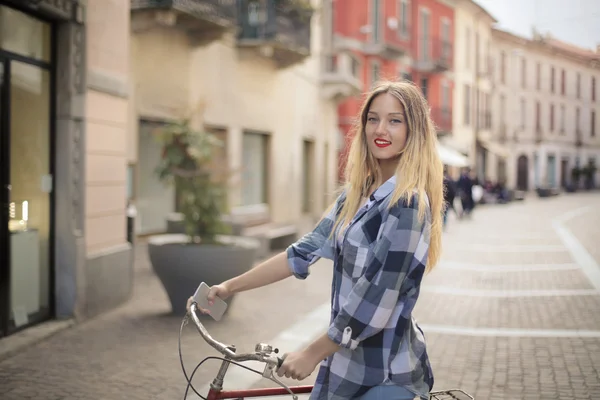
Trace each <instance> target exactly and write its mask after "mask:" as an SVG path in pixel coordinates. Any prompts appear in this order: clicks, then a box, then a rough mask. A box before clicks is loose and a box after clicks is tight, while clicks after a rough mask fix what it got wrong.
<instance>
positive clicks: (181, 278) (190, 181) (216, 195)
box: [148, 119, 259, 315]
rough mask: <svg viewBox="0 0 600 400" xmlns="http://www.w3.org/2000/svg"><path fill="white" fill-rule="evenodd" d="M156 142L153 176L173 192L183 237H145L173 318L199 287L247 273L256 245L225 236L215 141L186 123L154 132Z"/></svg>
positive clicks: (223, 186)
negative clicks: (158, 158)
mask: <svg viewBox="0 0 600 400" xmlns="http://www.w3.org/2000/svg"><path fill="white" fill-rule="evenodd" d="M156 136H157V138H158V139H159V141H160V143H161V144H162V159H161V162H160V164H159V165H158V166H157V168H156V173H157V175H158V177H159V179H160V181H161V182H163V183H165V184H169V185H174V186H175V190H176V192H177V202H178V208H179V211H180V215H181V216H182V218H183V225H184V228H185V233H167V234H162V235H154V236H152V237H150V238H149V240H148V255H149V257H150V262H151V264H152V268H153V270H154V272H155V273H156V275H157V276H158V278H159V279H160V281H161V283H162V285H163V287H164V288H165V291H166V292H167V295H168V297H169V301H170V302H171V307H172V311H173V313H175V314H179V315H181V314H184V313H185V305H186V301H187V299H188V298H189V297H190V296H191V295H193V293H194V291H195V290H196V288H197V287H198V285H199V284H200V282H206V283H207V284H208V285H214V284H218V283H221V282H222V281H224V280H227V279H230V278H232V277H234V276H237V275H239V274H241V273H243V272H245V271H247V270H249V269H250V268H252V266H253V264H254V260H255V258H256V251H257V249H258V247H259V242H258V241H257V240H254V239H251V238H244V237H239V236H231V235H227V233H228V227H227V225H226V224H224V223H223V221H222V215H223V213H224V212H226V204H227V201H226V198H227V180H228V179H227V178H228V174H227V173H224V171H223V168H221V167H219V166H218V165H215V164H216V163H215V162H214V160H213V154H214V153H215V151H214V150H215V147H216V146H219V145H222V144H221V143H220V141H219V140H218V139H217V138H216V137H215V136H214V135H212V134H210V133H208V132H205V131H200V130H195V129H193V128H192V126H191V123H190V120H189V119H183V120H180V121H175V122H173V123H170V124H168V125H166V126H164V127H161V128H159V129H157V131H156Z"/></svg>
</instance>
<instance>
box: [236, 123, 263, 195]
mask: <svg viewBox="0 0 600 400" xmlns="http://www.w3.org/2000/svg"><path fill="white" fill-rule="evenodd" d="M268 146H269V136H268V135H264V134H261V133H254V132H244V134H243V138H242V158H243V166H244V167H243V171H242V205H244V206H249V205H256V204H266V203H268V182H269V176H268V174H269V169H268V156H269V154H268V153H269V151H268V150H269V147H268Z"/></svg>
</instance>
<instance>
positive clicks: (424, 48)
mask: <svg viewBox="0 0 600 400" xmlns="http://www.w3.org/2000/svg"><path fill="white" fill-rule="evenodd" d="M429 29H430V24H429V10H426V9H421V61H429V59H430V47H431V44H430V40H431V38H430V37H429Z"/></svg>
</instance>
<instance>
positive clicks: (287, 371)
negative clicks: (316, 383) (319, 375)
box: [277, 350, 319, 381]
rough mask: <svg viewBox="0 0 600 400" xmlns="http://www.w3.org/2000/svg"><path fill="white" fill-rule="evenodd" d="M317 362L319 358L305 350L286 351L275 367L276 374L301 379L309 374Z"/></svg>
mask: <svg viewBox="0 0 600 400" xmlns="http://www.w3.org/2000/svg"><path fill="white" fill-rule="evenodd" d="M318 364H319V360H315V357H314V355H313V354H311V353H309V352H308V351H307V350H303V351H298V352H293V353H288V354H286V355H285V358H284V361H283V364H282V365H281V367H279V368H278V369H277V375H279V376H280V377H282V376H284V375H285V377H286V378H292V379H296V380H299V381H301V380H304V379H306V378H307V377H308V376H310V374H312V373H313V371H314V370H315V368H317V365H318Z"/></svg>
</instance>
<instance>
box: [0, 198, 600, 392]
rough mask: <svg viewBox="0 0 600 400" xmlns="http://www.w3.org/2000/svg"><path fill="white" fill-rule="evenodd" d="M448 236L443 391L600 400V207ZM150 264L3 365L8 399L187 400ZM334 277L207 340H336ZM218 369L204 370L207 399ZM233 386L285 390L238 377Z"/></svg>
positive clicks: (524, 205) (519, 216) (268, 292)
mask: <svg viewBox="0 0 600 400" xmlns="http://www.w3.org/2000/svg"><path fill="white" fill-rule="evenodd" d="M444 235H445V236H444V244H443V245H444V252H443V258H442V262H441V263H440V265H439V266H438V268H437V269H436V270H434V271H433V272H432V273H431V274H430V275H428V276H427V277H426V278H425V280H424V284H423V287H422V291H421V296H420V299H419V302H418V303H417V308H416V310H415V316H416V318H417V320H418V322H419V324H420V325H421V327H422V329H423V330H424V332H425V335H426V339H427V343H428V349H429V350H428V352H429V355H430V358H431V362H432V366H433V369H434V374H435V387H434V389H435V390H442V389H447V388H462V389H464V390H465V391H467V392H469V393H471V394H472V395H474V397H475V398H476V399H478V400H479V399H482V400H509V399H510V400H515V399H526V400H530V399H531V400H534V399H544V400H547V399H565V400H579V399H581V400H583V399H590V400H591V399H600V291H599V290H600V267H599V265H600V246H599V244H600V242H599V240H598V238H599V237H600V194H599V193H598V192H596V193H580V194H569V195H567V194H562V195H560V196H557V197H553V198H546V199H538V198H537V197H536V196H535V194H533V193H531V194H529V196H528V197H527V199H526V200H525V201H523V202H515V203H511V204H507V205H488V206H480V207H478V208H476V209H475V212H474V214H473V217H472V219H466V220H462V221H458V220H456V218H454V216H452V217H451V218H450V221H449V227H448V229H447V232H446V233H445V234H444ZM145 251H146V249H145V246H144V245H143V243H142V244H140V245H139V246H138V249H137V253H136V257H137V259H136V279H135V290H134V296H133V298H132V299H131V300H130V301H129V302H128V303H127V304H125V305H123V306H122V307H120V308H118V309H116V310H114V311H111V312H109V313H107V314H104V315H102V316H100V317H97V318H95V319H92V320H89V321H86V322H84V323H81V324H78V325H75V326H74V327H72V328H69V329H66V330H63V331H61V332H59V333H58V334H56V335H54V336H52V337H50V338H49V339H47V340H45V341H43V342H41V343H39V344H38V345H35V346H32V347H30V348H28V349H26V350H25V351H21V352H20V353H19V354H17V355H15V356H13V357H11V358H8V359H5V360H2V361H0V397H1V398H2V399H4V400H13V399H14V400H22V399H48V400H52V399H78V400H79V399H81V400H84V399H94V400H99V399H107V400H108V399H110V400H114V399H181V398H183V393H184V390H185V379H184V376H183V374H182V372H181V368H180V365H179V356H178V352H177V343H178V331H179V325H180V323H181V319H180V318H178V317H173V316H171V315H169V313H168V312H169V304H168V301H167V297H166V295H165V292H164V290H163V289H162V287H161V286H160V282H159V281H158V279H157V278H156V277H155V276H154V275H153V273H152V270H151V267H150V265H149V262H148V259H147V257H146V252H145ZM330 266H331V263H330V262H329V261H326V260H321V261H319V262H318V263H317V264H315V265H314V266H313V267H312V274H311V276H310V277H309V278H308V279H307V280H306V281H299V280H296V279H293V278H291V279H287V280H285V281H283V282H279V283H277V284H274V285H271V286H270V287H266V288H264V289H261V290H259V291H251V292H247V293H242V294H240V295H238V296H237V297H236V298H235V300H234V301H233V303H232V306H231V308H230V310H229V311H228V314H227V315H226V316H225V317H224V319H223V320H222V321H220V322H215V321H210V320H205V321H206V327H207V329H208V331H209V332H210V333H211V335H213V337H215V338H216V339H217V340H219V341H222V342H225V343H231V344H235V345H236V346H237V349H238V352H244V351H252V350H253V349H254V345H255V344H256V343H257V342H266V343H269V344H272V345H273V346H275V347H278V348H279V349H280V350H281V351H282V352H286V351H291V350H294V349H297V348H299V347H301V346H302V345H303V344H304V343H307V342H309V341H310V340H311V338H314V337H315V336H316V335H319V334H320V333H322V332H323V331H324V330H325V329H326V327H327V320H328V312H329V311H328V302H329V295H330V285H331V282H330V279H331V268H330ZM182 351H183V357H184V361H185V364H186V368H187V370H188V373H191V371H192V369H193V368H194V367H195V365H196V364H197V363H198V362H199V361H200V360H201V359H202V358H204V357H206V356H208V355H217V354H216V353H215V351H213V350H212V348H210V347H209V346H208V345H207V344H206V343H204V342H203V341H202V339H201V337H200V336H199V335H198V334H197V332H196V331H195V329H193V327H192V326H187V327H186V328H185V330H184V335H183V337H182ZM218 367H219V364H218V362H215V361H209V362H207V363H206V364H204V365H203V366H202V367H201V368H200V369H199V370H198V372H197V373H196V376H195V377H194V384H195V385H196V387H197V388H203V387H205V385H206V384H207V383H209V382H210V380H211V379H212V377H214V375H215V374H216V371H217V369H218ZM311 378H312V377H311ZM311 378H309V379H307V381H306V382H305V383H312V380H311ZM286 382H287V383H291V382H290V381H289V380H286ZM225 385H226V387H227V388H243V387H261V386H269V387H274V386H275V385H274V384H273V383H272V382H266V381H264V380H260V377H259V376H254V375H253V374H252V373H250V372H246V371H242V370H241V369H239V368H232V369H231V376H230V378H229V381H228V380H227V378H226V382H225ZM202 394H204V393H202ZM189 398H196V397H195V396H189Z"/></svg>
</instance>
